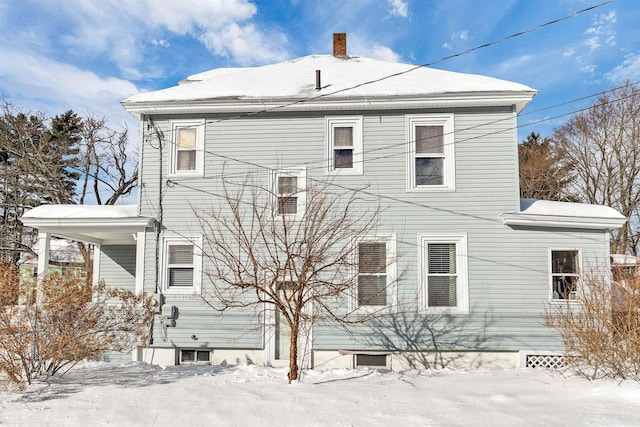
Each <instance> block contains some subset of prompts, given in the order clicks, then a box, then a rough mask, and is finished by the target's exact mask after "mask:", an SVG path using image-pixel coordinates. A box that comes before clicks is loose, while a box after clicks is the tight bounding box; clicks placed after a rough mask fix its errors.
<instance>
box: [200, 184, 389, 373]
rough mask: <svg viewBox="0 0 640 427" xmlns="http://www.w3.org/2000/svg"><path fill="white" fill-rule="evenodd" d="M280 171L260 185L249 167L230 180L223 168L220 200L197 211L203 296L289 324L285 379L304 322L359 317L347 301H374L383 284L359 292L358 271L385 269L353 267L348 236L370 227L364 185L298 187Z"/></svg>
mask: <svg viewBox="0 0 640 427" xmlns="http://www.w3.org/2000/svg"><path fill="white" fill-rule="evenodd" d="M281 178H283V177H278V176H276V175H272V177H271V179H268V180H267V181H270V182H272V183H273V185H259V184H258V181H257V175H256V174H250V175H249V176H248V177H246V178H245V179H244V180H243V181H242V182H237V183H234V182H232V181H231V180H230V179H228V178H226V177H224V174H223V188H224V194H223V195H221V198H220V200H221V201H220V204H219V206H218V207H217V208H215V209H212V210H211V211H207V212H197V215H198V218H199V221H200V224H201V226H202V228H203V232H204V233H203V234H204V241H203V245H202V253H203V257H204V259H205V260H206V261H208V268H205V274H206V276H207V277H208V279H209V281H210V284H211V286H210V287H209V289H208V288H206V287H204V286H203V293H204V294H205V300H206V301H207V302H208V303H209V304H210V305H211V306H212V307H214V308H215V309H217V310H221V311H224V310H228V309H232V308H248V307H256V306H257V307H258V310H260V309H262V308H265V307H268V306H271V307H273V309H274V310H276V311H277V313H278V314H279V315H280V317H281V318H282V319H283V322H285V323H286V324H287V325H288V327H289V329H290V331H291V335H290V343H289V345H290V351H289V374H288V379H289V381H290V382H291V381H293V380H296V379H297V378H298V340H299V336H300V332H301V331H302V330H303V328H304V327H305V326H309V325H311V324H313V323H314V322H318V321H332V322H337V323H338V324H341V325H348V324H352V323H358V322H362V321H364V319H365V318H366V317H367V316H365V315H359V314H358V311H357V309H356V307H354V305H353V303H352V304H351V305H350V304H349V301H354V300H355V299H356V298H359V300H360V302H361V303H363V302H364V303H366V302H367V301H364V299H369V302H372V303H373V304H377V303H378V302H379V300H380V298H379V295H381V294H383V295H384V294H385V293H386V285H385V286H382V288H377V289H376V290H375V291H373V292H371V289H372V288H371V284H366V283H365V281H364V280H363V281H361V284H360V286H361V289H360V293H359V294H358V292H359V291H358V272H359V271H360V272H362V271H363V269H365V270H380V269H385V268H386V261H383V265H382V266H380V265H379V263H377V262H376V263H375V265H373V263H372V265H369V266H365V267H363V265H362V263H360V267H359V268H360V270H359V269H358V259H359V258H361V259H362V258H363V256H362V253H361V251H362V248H360V251H359V250H358V246H357V245H355V244H354V243H355V242H359V241H360V240H362V239H365V238H366V237H367V236H371V235H372V233H375V230H376V226H377V223H378V219H379V216H380V213H381V207H380V204H379V201H378V198H377V197H374V196H371V195H368V194H367V192H366V191H365V189H364V188H362V189H359V190H351V189H344V190H342V191H339V190H340V189H339V187H330V186H329V185H327V184H324V183H319V182H313V183H312V184H309V185H308V186H307V187H306V188H298V187H297V186H296V184H295V183H294V182H295V180H289V179H286V178H288V177H284V178H285V179H281ZM302 199H306V200H305V201H304V202H302ZM360 246H362V245H360ZM367 267H369V268H367ZM363 286H369V287H367V289H366V290H365V288H363ZM377 297H378V298H377ZM374 300H375V301H374ZM356 305H357V304H356Z"/></svg>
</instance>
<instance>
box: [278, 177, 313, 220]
mask: <svg viewBox="0 0 640 427" xmlns="http://www.w3.org/2000/svg"><path fill="white" fill-rule="evenodd" d="M281 176H286V177H295V178H297V189H296V190H297V192H296V193H295V194H294V195H293V196H295V197H296V198H297V205H296V213H295V214H284V216H285V217H288V218H291V219H295V220H301V219H302V218H303V217H304V214H305V211H306V209H307V167H306V166H298V167H293V168H285V169H278V170H274V171H272V173H271V188H272V194H273V209H275V212H276V215H279V214H278V209H279V205H278V198H279V197H280V194H279V192H278V178H280V177H281Z"/></svg>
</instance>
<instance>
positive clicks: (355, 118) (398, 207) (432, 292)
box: [23, 34, 626, 369]
mask: <svg viewBox="0 0 640 427" xmlns="http://www.w3.org/2000/svg"><path fill="white" fill-rule="evenodd" d="M535 94H536V91H535V90H533V89H531V88H529V87H527V86H525V85H522V84H518V83H513V82H508V81H504V80H499V79H495V78H490V77H485V76H479V75H470V74H461V73H455V72H449V71H442V70H437V69H433V68H425V67H414V66H410V65H406V64H398V63H389V62H383V61H378V60H374V59H369V58H363V57H356V56H348V55H346V37H345V35H344V34H338V35H335V36H334V54H333V55H311V56H306V57H303V58H299V59H295V60H291V61H286V62H282V63H278V64H273V65H267V66H261V67H253V68H222V69H215V70H211V71H207V72H204V73H200V74H196V75H193V76H190V77H188V78H187V79H186V80H184V81H182V82H180V84H179V85H177V86H175V87H171V88H168V89H164V90H158V91H154V92H149V93H141V94H138V95H135V96H132V97H131V98H129V99H127V100H125V101H124V102H123V105H124V107H125V108H126V109H127V110H128V111H129V112H130V113H131V114H133V115H134V116H135V117H137V118H138V119H139V120H140V123H141V128H142V135H141V139H140V150H139V152H140V178H139V201H138V204H137V205H136V206H119V207H113V206H104V207H100V206H98V207H86V206H54V207H51V206H48V207H47V208H46V209H43V208H35V209H33V210H31V211H30V212H28V213H26V214H25V215H24V216H23V222H24V224H25V225H28V226H32V227H37V228H38V229H39V230H40V234H39V238H40V242H41V244H40V248H41V254H42V256H41V257H40V263H41V264H42V266H41V267H39V268H38V271H46V268H44V267H45V263H46V259H47V256H46V248H47V246H48V240H49V239H50V237H51V236H52V235H55V236H61V237H66V238H71V239H78V240H83V241H88V242H92V243H94V244H95V245H96V246H95V247H96V253H95V270H94V277H95V279H96V280H98V279H104V280H105V281H106V282H107V283H110V284H114V285H117V286H121V287H126V288H129V289H132V290H135V291H137V292H148V293H154V294H157V300H158V303H159V304H158V306H157V307H158V308H157V313H156V315H155V323H154V329H153V343H152V344H151V346H150V347H149V348H145V349H137V350H136V351H134V358H135V359H137V360H144V361H148V362H153V363H158V364H161V365H172V364H175V363H189V362H194V361H195V362H198V361H199V362H204V363H220V362H222V361H224V360H226V361H229V362H230V363H247V362H250V363H265V364H272V365H277V364H279V363H283V362H286V359H287V355H286V351H280V350H282V348H281V347H280V343H279V339H278V338H279V337H282V336H283V335H286V331H283V330H279V329H278V328H279V326H278V324H277V322H274V321H273V319H267V318H264V319H258V318H256V316H255V313H253V314H252V313H246V312H244V311H241V310H238V311H231V312H225V313H224V314H220V313H217V312H215V311H213V310H211V308H210V307H209V306H208V305H207V304H206V303H205V302H204V301H203V298H202V294H203V293H206V291H207V286H208V283H207V278H206V274H205V273H206V271H207V269H208V268H209V267H210V266H209V265H207V262H206V261H204V260H203V257H202V256H201V254H200V253H199V251H198V242H199V241H201V240H200V239H201V238H202V229H201V228H200V227H199V224H198V220H197V218H196V216H195V213H194V209H193V207H194V206H197V207H198V208H207V207H209V206H213V204H214V203H215V200H216V198H217V196H218V195H219V194H220V191H221V171H222V170H223V168H225V167H228V168H229V167H230V168H231V169H232V171H233V173H234V174H236V175H242V174H243V173H248V172H249V171H254V170H255V169H256V167H258V168H259V169H260V170H262V171H263V172H262V173H263V174H264V179H265V180H268V179H270V178H269V177H270V176H271V177H273V176H280V175H282V176H285V177H287V178H288V180H287V185H293V186H294V187H296V188H305V185H306V182H308V181H309V180H311V179H313V180H320V181H322V180H325V181H327V182H331V183H332V184H335V185H340V186H343V187H344V188H357V187H360V186H362V185H369V192H371V193H374V194H376V195H377V196H378V197H379V198H380V200H381V201H382V202H383V203H384V204H385V205H386V206H387V209H386V210H385V211H384V213H383V217H382V219H381V221H380V225H379V226H378V228H377V230H376V234H375V235H374V236H371V240H372V241H374V242H377V243H378V247H379V248H380V249H381V250H380V251H379V254H386V256H387V257H389V255H390V254H398V256H397V257H393V258H392V262H389V263H386V270H385V271H383V276H384V277H385V278H386V279H385V280H387V282H388V283H394V286H390V287H389V294H388V295H387V298H385V299H383V304H388V305H389V306H390V307H389V308H390V310H389V311H388V313H387V314H385V315H384V316H382V317H381V321H380V322H377V323H376V324H375V325H373V324H368V325H360V326H358V327H356V328H355V329H354V330H352V331H350V332H347V331H345V330H344V329H342V328H339V327H337V326H335V325H331V324H321V325H313V327H312V328H311V329H310V330H309V331H308V332H307V333H306V335H305V336H304V337H302V338H301V342H302V343H303V345H301V348H304V351H303V353H304V354H303V359H304V360H303V364H304V365H305V366H310V367H314V368H317V369H320V368H329V367H353V366H386V367H389V368H393V369H403V368H407V367H414V366H433V365H434V362H438V363H436V364H440V365H446V364H455V365H466V366H501V367H513V366H517V365H518V364H520V363H524V364H532V363H533V364H535V363H542V364H544V363H545V360H547V359H549V358H552V357H554V354H555V352H558V351H561V350H562V343H561V341H560V339H559V336H558V335H557V334H556V333H555V332H554V331H553V330H551V329H549V328H547V327H545V326H544V325H543V317H544V313H545V308H546V307H547V306H548V304H555V303H558V302H560V303H562V302H565V301H564V300H566V299H568V298H571V296H572V293H573V292H575V289H576V287H577V286H580V281H579V279H580V275H581V274H582V273H583V272H587V271H598V270H599V269H608V268H610V266H609V233H610V231H611V230H614V229H616V228H618V227H620V226H621V225H622V224H623V223H624V222H625V220H626V218H624V217H623V216H622V215H620V214H619V213H618V212H616V211H615V210H613V209H611V208H608V207H604V206H593V205H581V204H575V203H560V202H552V201H535V200H520V199H519V188H518V154H517V143H518V141H517V134H516V129H517V126H518V125H517V116H518V114H519V113H520V112H521V111H522V110H523V108H525V106H526V105H527V104H528V103H529V102H530V101H531V99H532V98H533V97H534V96H535ZM425 140H428V141H436V143H433V144H431V143H424V141H425ZM274 174H275V175H274ZM278 174H280V175H278ZM283 182H284V181H283ZM288 202H291V200H288ZM289 208H290V209H292V212H297V211H296V209H298V208H299V209H303V208H304V198H303V197H300V198H298V199H297V200H294V201H293V205H291V206H290V207H289ZM374 256H385V255H374ZM400 272H401V273H402V274H400ZM356 304H359V302H356ZM400 306H401V307H402V310H394V308H396V307H400ZM529 356H531V357H530V358H529ZM522 360H523V361H524V362H522ZM541 360H542V362H540V361H541ZM530 361H532V362H530Z"/></svg>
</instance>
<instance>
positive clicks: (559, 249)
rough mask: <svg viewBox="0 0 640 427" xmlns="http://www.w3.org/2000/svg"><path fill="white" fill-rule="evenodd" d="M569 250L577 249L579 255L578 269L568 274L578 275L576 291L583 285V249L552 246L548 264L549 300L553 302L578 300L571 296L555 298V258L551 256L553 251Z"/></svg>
mask: <svg viewBox="0 0 640 427" xmlns="http://www.w3.org/2000/svg"><path fill="white" fill-rule="evenodd" d="M561 251H562V252H568V251H575V252H577V253H578V254H577V257H578V265H577V268H578V271H577V272H575V273H573V274H568V275H570V276H574V277H577V280H576V291H578V289H579V288H580V286H581V279H582V249H579V248H562V247H552V248H549V249H548V250H547V266H548V270H547V271H548V276H549V278H548V283H549V286H548V290H549V301H550V302H553V303H558V302H560V303H567V302H577V301H576V300H572V299H571V298H569V299H564V298H554V297H553V258H552V256H551V254H552V253H553V252H561Z"/></svg>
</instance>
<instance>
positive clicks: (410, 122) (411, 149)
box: [405, 114, 456, 191]
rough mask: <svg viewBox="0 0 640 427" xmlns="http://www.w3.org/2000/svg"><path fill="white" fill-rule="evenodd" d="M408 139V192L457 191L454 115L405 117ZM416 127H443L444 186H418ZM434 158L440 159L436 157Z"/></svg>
mask: <svg viewBox="0 0 640 427" xmlns="http://www.w3.org/2000/svg"><path fill="white" fill-rule="evenodd" d="M405 126H406V130H405V135H406V138H407V190H409V191H455V189H456V170H455V165H456V159H455V136H454V129H455V123H454V115H453V114H418V115H407V116H405ZM416 126H442V131H443V136H442V143H443V154H442V156H441V157H443V158H444V160H443V177H442V178H443V183H442V185H417V184H416V132H415V129H416ZM433 157H439V156H436V155H434V156H433Z"/></svg>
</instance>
